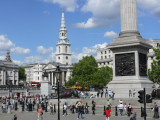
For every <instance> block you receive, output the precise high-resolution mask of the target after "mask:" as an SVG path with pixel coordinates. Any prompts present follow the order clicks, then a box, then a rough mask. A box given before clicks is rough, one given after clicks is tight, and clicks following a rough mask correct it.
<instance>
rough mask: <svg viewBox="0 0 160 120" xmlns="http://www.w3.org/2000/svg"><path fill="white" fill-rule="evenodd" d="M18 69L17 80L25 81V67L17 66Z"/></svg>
mask: <svg viewBox="0 0 160 120" xmlns="http://www.w3.org/2000/svg"><path fill="white" fill-rule="evenodd" d="M18 71H19V80H20V81H25V80H26V74H25V69H24V68H23V67H19V68H18Z"/></svg>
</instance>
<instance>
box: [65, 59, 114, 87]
mask: <svg viewBox="0 0 160 120" xmlns="http://www.w3.org/2000/svg"><path fill="white" fill-rule="evenodd" d="M111 79H112V69H111V68H109V67H104V68H98V65H97V62H96V60H95V58H94V57H93V56H86V57H83V59H82V60H80V61H79V62H78V63H76V64H75V65H74V66H73V73H72V77H71V79H70V80H69V81H68V82H67V83H66V85H75V83H79V85H81V86H83V87H86V86H90V85H93V86H95V87H103V86H105V85H106V84H107V83H108V82H109V81H110V80H111Z"/></svg>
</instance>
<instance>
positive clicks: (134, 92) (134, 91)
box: [133, 89, 136, 97]
mask: <svg viewBox="0 0 160 120" xmlns="http://www.w3.org/2000/svg"><path fill="white" fill-rule="evenodd" d="M135 95H136V90H135V89H134V90H133V97H135Z"/></svg>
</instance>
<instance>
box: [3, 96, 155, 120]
mask: <svg viewBox="0 0 160 120" xmlns="http://www.w3.org/2000/svg"><path fill="white" fill-rule="evenodd" d="M51 101H52V102H53V103H54V100H51ZM61 101H62V100H61ZM64 101H65V100H63V101H62V103H63V102H64ZM68 101H72V102H73V103H75V101H76V100H68ZM82 101H83V100H82ZM86 101H88V103H90V101H91V99H88V100H85V101H84V103H85V102H86ZM95 101H96V102H97V103H98V101H101V102H102V101H103V100H102V99H95ZM104 101H105V100H104ZM55 102H57V99H56V100H55ZM117 102H118V101H117ZM117 102H116V100H115V101H114V102H113V104H115V105H117ZM89 105H90V104H89ZM115 105H113V106H115ZM137 106H139V105H137ZM139 108H140V106H139ZM139 108H135V110H136V113H137V120H144V118H141V117H140V114H141V113H140V109H139ZM103 110H104V108H103V107H98V105H97V107H96V115H92V114H91V107H89V111H90V113H89V114H84V115H83V117H84V119H83V120H105V116H104V115H103ZM48 111H49V110H48ZM68 113H69V115H68V116H62V111H61V116H60V117H61V120H77V114H71V113H70V110H68ZM14 114H17V116H18V120H37V111H36V110H34V111H32V112H28V111H25V112H23V113H22V112H19V111H12V114H7V113H2V111H1V109H0V120H12V118H13V116H14ZM111 114H112V116H111V118H110V120H130V118H129V117H128V116H115V111H114V107H112V113H111ZM152 116H153V111H151V109H149V108H148V109H147V120H153V119H152ZM43 120H57V113H55V114H54V115H50V113H49V112H44V114H43Z"/></svg>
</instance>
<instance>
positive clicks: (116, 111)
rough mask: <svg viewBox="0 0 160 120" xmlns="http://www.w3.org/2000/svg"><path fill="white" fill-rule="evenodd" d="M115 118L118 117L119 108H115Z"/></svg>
mask: <svg viewBox="0 0 160 120" xmlns="http://www.w3.org/2000/svg"><path fill="white" fill-rule="evenodd" d="M115 116H118V110H117V106H115Z"/></svg>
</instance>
